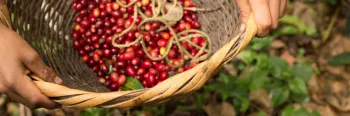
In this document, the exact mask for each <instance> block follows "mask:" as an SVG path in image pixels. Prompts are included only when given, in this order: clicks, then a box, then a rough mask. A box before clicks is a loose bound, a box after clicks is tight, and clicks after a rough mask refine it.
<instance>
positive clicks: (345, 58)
mask: <svg viewBox="0 0 350 116" xmlns="http://www.w3.org/2000/svg"><path fill="white" fill-rule="evenodd" d="M328 63H329V64H331V65H336V66H338V65H350V53H348V52H346V53H342V54H340V55H338V56H335V57H333V58H331V59H330V60H329V61H328Z"/></svg>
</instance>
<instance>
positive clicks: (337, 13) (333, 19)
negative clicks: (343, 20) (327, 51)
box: [322, 7, 340, 41]
mask: <svg viewBox="0 0 350 116" xmlns="http://www.w3.org/2000/svg"><path fill="white" fill-rule="evenodd" d="M339 13H340V7H337V9H336V10H335V13H334V15H333V16H332V19H331V22H330V23H329V25H328V28H327V30H326V32H324V34H323V36H322V41H327V39H328V38H329V35H330V33H331V31H332V29H333V27H334V24H335V21H337V19H338V16H339Z"/></svg>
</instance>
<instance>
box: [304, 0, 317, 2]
mask: <svg viewBox="0 0 350 116" xmlns="http://www.w3.org/2000/svg"><path fill="white" fill-rule="evenodd" d="M304 2H316V0H304Z"/></svg>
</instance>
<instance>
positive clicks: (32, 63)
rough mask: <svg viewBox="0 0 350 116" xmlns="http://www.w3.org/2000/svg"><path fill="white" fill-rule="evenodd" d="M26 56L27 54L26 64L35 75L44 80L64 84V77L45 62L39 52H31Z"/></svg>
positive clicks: (24, 59) (24, 60)
mask: <svg viewBox="0 0 350 116" xmlns="http://www.w3.org/2000/svg"><path fill="white" fill-rule="evenodd" d="M32 51H34V50H32ZM24 56H26V57H25V58H23V62H24V65H25V66H26V67H27V68H28V69H29V70H30V71H31V72H33V73H34V74H35V75H37V76H39V77H40V78H41V79H43V80H44V81H47V82H52V83H56V84H62V79H61V78H59V77H58V76H57V75H56V73H55V72H54V71H53V70H52V69H51V68H50V67H48V66H47V65H45V64H44V62H43V61H42V60H41V58H40V56H39V55H38V53H36V52H29V53H27V54H26V55H24Z"/></svg>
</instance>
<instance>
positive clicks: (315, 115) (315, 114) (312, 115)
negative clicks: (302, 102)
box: [311, 110, 321, 116]
mask: <svg viewBox="0 0 350 116" xmlns="http://www.w3.org/2000/svg"><path fill="white" fill-rule="evenodd" d="M311 116H321V114H320V113H319V112H318V111H317V110H314V111H312V113H311Z"/></svg>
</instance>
